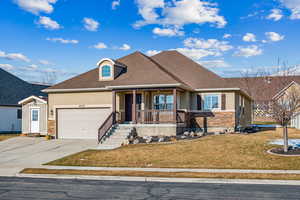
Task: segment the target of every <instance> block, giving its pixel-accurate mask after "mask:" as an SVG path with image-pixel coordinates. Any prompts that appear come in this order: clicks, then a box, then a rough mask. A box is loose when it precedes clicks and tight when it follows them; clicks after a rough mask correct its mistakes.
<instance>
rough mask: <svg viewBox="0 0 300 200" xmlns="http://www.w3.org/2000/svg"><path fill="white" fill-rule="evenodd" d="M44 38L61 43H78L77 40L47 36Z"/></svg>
mask: <svg viewBox="0 0 300 200" xmlns="http://www.w3.org/2000/svg"><path fill="white" fill-rule="evenodd" d="M46 40H48V41H52V42H60V43H62V44H78V43H79V41H78V40H67V39H63V38H47V39H46Z"/></svg>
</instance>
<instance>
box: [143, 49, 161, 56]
mask: <svg viewBox="0 0 300 200" xmlns="http://www.w3.org/2000/svg"><path fill="white" fill-rule="evenodd" d="M160 52H161V51H158V50H148V51H147V52H146V54H147V55H148V56H154V55H156V54H159V53H160Z"/></svg>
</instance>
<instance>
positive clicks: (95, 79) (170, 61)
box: [48, 51, 232, 90]
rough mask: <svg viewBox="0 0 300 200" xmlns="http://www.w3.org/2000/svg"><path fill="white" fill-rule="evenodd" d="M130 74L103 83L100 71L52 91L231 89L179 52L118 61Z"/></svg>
mask: <svg viewBox="0 0 300 200" xmlns="http://www.w3.org/2000/svg"><path fill="white" fill-rule="evenodd" d="M115 62H116V63H118V64H119V65H122V66H126V69H127V70H126V72H124V73H122V74H120V75H119V76H118V77H116V78H115V79H114V80H111V81H99V76H98V75H99V71H98V67H97V68H95V69H92V70H90V71H88V72H86V73H83V74H81V75H79V76H76V77H74V78H71V79H69V80H66V81H64V82H62V83H59V84H57V85H54V86H52V87H50V88H48V89H50V90H51V89H90V88H105V87H109V86H125V85H126V86H128V85H150V84H151V85H152V84H181V85H182V86H184V87H188V88H191V89H216V88H229V87H232V85H230V84H229V85H228V84H227V83H228V82H227V81H225V80H224V78H222V77H220V76H218V75H217V74H215V73H213V72H211V71H209V70H208V69H206V68H204V67H202V66H201V65H199V64H198V63H196V62H194V61H193V60H191V59H189V58H187V57H186V56H184V55H182V54H180V53H179V52H177V51H164V52H162V53H159V54H157V55H155V56H153V57H148V56H146V55H144V54H142V53H140V52H135V53H133V54H130V55H128V56H125V57H122V58H120V59H117V60H116V61H115Z"/></svg>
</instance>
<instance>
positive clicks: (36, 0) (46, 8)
mask: <svg viewBox="0 0 300 200" xmlns="http://www.w3.org/2000/svg"><path fill="white" fill-rule="evenodd" d="M14 2H15V3H16V4H17V5H18V6H19V7H20V8H22V9H23V10H26V11H28V12H31V13H33V14H36V15H37V14H39V13H40V12H44V13H48V14H49V13H52V12H53V9H54V8H53V5H52V4H55V3H56V2H57V0H14Z"/></svg>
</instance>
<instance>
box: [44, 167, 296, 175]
mask: <svg viewBox="0 0 300 200" xmlns="http://www.w3.org/2000/svg"><path fill="white" fill-rule="evenodd" d="M40 168H43V169H57V170H91V171H97V170H99V171H141V172H196V173H246V174H300V170H256V169H188V168H131V167H78V166H51V165H43V166H41V167H40Z"/></svg>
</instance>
